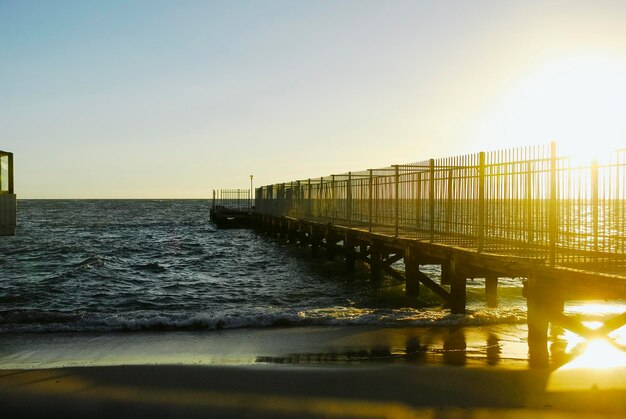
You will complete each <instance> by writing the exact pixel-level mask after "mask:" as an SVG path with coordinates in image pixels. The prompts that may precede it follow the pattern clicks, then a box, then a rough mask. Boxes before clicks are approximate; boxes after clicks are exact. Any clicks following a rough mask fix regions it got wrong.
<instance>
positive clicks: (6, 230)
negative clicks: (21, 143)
mask: <svg viewBox="0 0 626 419" xmlns="http://www.w3.org/2000/svg"><path fill="white" fill-rule="evenodd" d="M14 185H15V181H14V169H13V153H9V152H8V151H2V150H0V236H7V235H9V236H10V235H15V230H16V227H17V201H16V196H15V186H14Z"/></svg>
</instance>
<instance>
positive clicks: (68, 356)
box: [0, 325, 626, 418]
mask: <svg viewBox="0 0 626 419" xmlns="http://www.w3.org/2000/svg"><path fill="white" fill-rule="evenodd" d="M523 336H524V330H523V328H521V326H515V325H509V326H498V327H485V328H481V327H474V328H452V329H447V328H435V329H423V328H373V327H336V328H335V327H327V328H323V327H320V328H286V329H259V330H236V331H219V332H215V333H214V332H210V333H198V332H193V333H192V332H189V333H184V332H176V333H168V332H164V333H145V334H144V333H127V334H125V333H118V334H93V335H91V336H85V335H83V334H81V335H72V334H67V335H66V334H42V335H37V334H31V335H5V336H2V337H0V342H1V343H2V345H1V346H2V347H1V349H0V367H2V369H1V370H0V406H2V411H3V417H463V418H468V417H469V418H490V417H498V418H500V417H529V416H531V415H532V416H539V417H554V418H560V417H577V418H578V417H581V416H584V417H611V416H615V417H622V416H624V415H625V414H626V369H624V367H620V368H613V369H610V370H607V371H588V370H585V369H584V368H583V369H564V370H561V369H557V370H552V369H530V368H528V363H527V360H526V359H523V358H519V354H518V352H519V351H522V352H523V348H524V347H525V342H524V341H523ZM522 356H523V354H522ZM173 364H176V365H173ZM572 384H574V385H572ZM5 414H6V416H5Z"/></svg>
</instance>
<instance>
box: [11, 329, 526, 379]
mask: <svg viewBox="0 0 626 419" xmlns="http://www.w3.org/2000/svg"><path fill="white" fill-rule="evenodd" d="M526 334H527V331H526V326H525V325H519V324H500V325H488V326H449V327H448V326H446V327H442V326H436V327H430V328H427V327H382V326H316V327H287V328H258V329H247V328H242V329H225V330H212V331H164V332H154V331H146V332H115V333H24V334H19V333H16V334H5V335H3V336H1V337H0V342H1V343H2V345H0V369H40V368H61V367H81V366H114V365H142V364H151V365H172V364H173V365H230V366H236V365H255V364H293V365H352V364H355V365H357V364H409V365H458V366H504V367H507V368H513V367H516V368H525V367H526V366H527V364H528V349H527V343H526Z"/></svg>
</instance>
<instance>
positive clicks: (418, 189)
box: [415, 172, 422, 230]
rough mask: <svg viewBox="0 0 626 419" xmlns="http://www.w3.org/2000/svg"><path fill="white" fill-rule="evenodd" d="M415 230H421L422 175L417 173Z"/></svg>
mask: <svg viewBox="0 0 626 419" xmlns="http://www.w3.org/2000/svg"><path fill="white" fill-rule="evenodd" d="M415 195H416V196H415V228H416V229H418V230H420V229H421V228H422V174H421V173H420V172H418V173H417V182H416V185H415Z"/></svg>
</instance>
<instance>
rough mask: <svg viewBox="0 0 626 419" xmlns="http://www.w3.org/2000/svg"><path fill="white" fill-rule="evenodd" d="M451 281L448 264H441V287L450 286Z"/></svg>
mask: <svg viewBox="0 0 626 419" xmlns="http://www.w3.org/2000/svg"><path fill="white" fill-rule="evenodd" d="M451 282H452V280H451V272H450V263H449V262H446V263H442V264H441V285H450V283H451Z"/></svg>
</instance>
